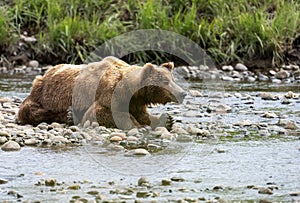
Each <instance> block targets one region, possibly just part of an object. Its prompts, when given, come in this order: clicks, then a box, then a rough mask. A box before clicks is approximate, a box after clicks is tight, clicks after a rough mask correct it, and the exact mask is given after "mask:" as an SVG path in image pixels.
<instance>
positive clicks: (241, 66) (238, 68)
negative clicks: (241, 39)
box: [234, 63, 248, 72]
mask: <svg viewBox="0 0 300 203" xmlns="http://www.w3.org/2000/svg"><path fill="white" fill-rule="evenodd" d="M234 70H237V71H240V72H244V71H247V70H248V68H247V67H246V66H245V65H244V64H241V63H237V64H236V65H235V67H234Z"/></svg>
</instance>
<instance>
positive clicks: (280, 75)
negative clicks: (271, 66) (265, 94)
mask: <svg viewBox="0 0 300 203" xmlns="http://www.w3.org/2000/svg"><path fill="white" fill-rule="evenodd" d="M289 76H290V73H289V72H288V71H286V70H281V71H279V72H277V73H276V75H275V78H277V79H280V80H282V79H286V78H288V77H289Z"/></svg>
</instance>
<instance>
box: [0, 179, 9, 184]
mask: <svg viewBox="0 0 300 203" xmlns="http://www.w3.org/2000/svg"><path fill="white" fill-rule="evenodd" d="M6 183H8V180H5V179H2V178H0V185H1V184H6Z"/></svg>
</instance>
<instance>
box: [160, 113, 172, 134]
mask: <svg viewBox="0 0 300 203" xmlns="http://www.w3.org/2000/svg"><path fill="white" fill-rule="evenodd" d="M159 120H160V122H159V126H164V127H165V128H166V129H167V130H168V131H171V130H172V127H173V124H174V119H173V117H172V116H171V115H170V114H168V113H163V114H162V115H161V116H160V119H159Z"/></svg>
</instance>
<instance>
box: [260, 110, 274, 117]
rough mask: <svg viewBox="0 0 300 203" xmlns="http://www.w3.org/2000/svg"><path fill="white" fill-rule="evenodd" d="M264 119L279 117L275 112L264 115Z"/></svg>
mask: <svg viewBox="0 0 300 203" xmlns="http://www.w3.org/2000/svg"><path fill="white" fill-rule="evenodd" d="M262 117H264V118H277V117H278V116H277V115H276V114H275V113H274V112H271V111H267V112H265V113H264V114H263V115H262Z"/></svg>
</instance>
